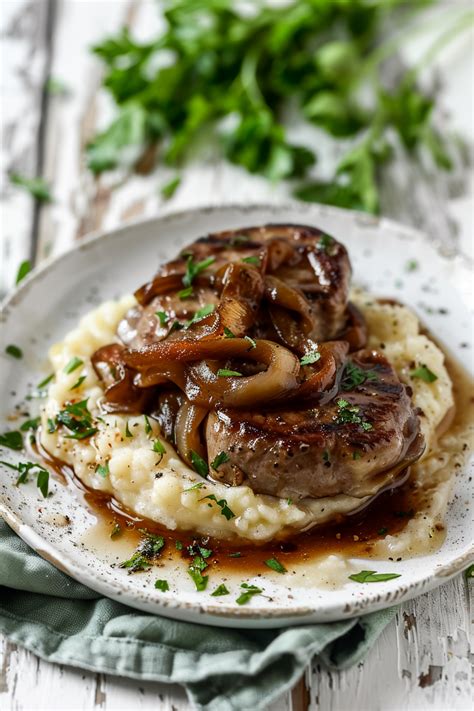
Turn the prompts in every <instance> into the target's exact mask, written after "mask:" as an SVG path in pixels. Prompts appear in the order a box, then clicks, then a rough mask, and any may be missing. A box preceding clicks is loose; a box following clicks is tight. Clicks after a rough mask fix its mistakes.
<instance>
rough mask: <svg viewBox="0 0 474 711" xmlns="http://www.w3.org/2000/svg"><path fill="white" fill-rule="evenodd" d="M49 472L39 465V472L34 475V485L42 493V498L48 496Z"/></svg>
mask: <svg viewBox="0 0 474 711" xmlns="http://www.w3.org/2000/svg"><path fill="white" fill-rule="evenodd" d="M48 485H49V472H48V471H47V470H46V469H43V468H42V467H39V472H38V475H37V477H36V486H37V487H38V489H39V490H40V491H41V493H42V494H43V496H44V498H46V497H47V496H48Z"/></svg>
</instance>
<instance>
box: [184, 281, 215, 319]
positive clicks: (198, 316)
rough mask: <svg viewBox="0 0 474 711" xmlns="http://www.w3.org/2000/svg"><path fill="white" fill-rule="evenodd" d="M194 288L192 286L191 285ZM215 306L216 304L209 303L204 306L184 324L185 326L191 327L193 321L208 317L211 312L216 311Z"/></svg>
mask: <svg viewBox="0 0 474 711" xmlns="http://www.w3.org/2000/svg"><path fill="white" fill-rule="evenodd" d="M191 288H192V287H191ZM214 309H215V306H214V304H207V305H206V306H203V307H202V308H201V309H198V310H197V311H196V313H195V314H194V316H193V317H192V319H191V320H190V321H186V323H185V324H184V326H185V328H189V327H190V326H192V325H193V323H197V322H198V321H202V319H203V318H206V316H209V314H212V312H213V311H214Z"/></svg>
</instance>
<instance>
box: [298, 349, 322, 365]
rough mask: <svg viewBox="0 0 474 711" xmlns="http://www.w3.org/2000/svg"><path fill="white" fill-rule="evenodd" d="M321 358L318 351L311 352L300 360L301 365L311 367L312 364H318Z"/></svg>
mask: <svg viewBox="0 0 474 711" xmlns="http://www.w3.org/2000/svg"><path fill="white" fill-rule="evenodd" d="M320 358H321V353H318V351H310V352H309V353H306V354H305V355H304V356H303V357H302V358H301V359H300V363H301V365H311V363H316V361H318V360H319V359H320Z"/></svg>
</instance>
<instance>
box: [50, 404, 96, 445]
mask: <svg viewBox="0 0 474 711" xmlns="http://www.w3.org/2000/svg"><path fill="white" fill-rule="evenodd" d="M87 402H88V401H87V399H86V400H81V402H76V403H73V404H69V405H66V407H65V408H64V410H60V412H59V413H58V414H57V416H56V423H57V424H58V425H64V427H66V428H67V429H68V430H69V431H70V432H72V434H70V435H66V437H67V439H86V438H87V437H92V435H93V434H95V433H96V432H97V427H93V426H92V415H91V413H90V412H89V410H88V409H87Z"/></svg>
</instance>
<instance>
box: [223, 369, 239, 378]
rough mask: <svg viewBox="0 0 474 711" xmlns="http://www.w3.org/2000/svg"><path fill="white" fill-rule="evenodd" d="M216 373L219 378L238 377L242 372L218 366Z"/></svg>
mask: <svg viewBox="0 0 474 711" xmlns="http://www.w3.org/2000/svg"><path fill="white" fill-rule="evenodd" d="M217 375H218V377H219V378H232V377H235V378H240V377H241V376H242V373H239V371H238V370H227V368H219V370H218V371H217Z"/></svg>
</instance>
